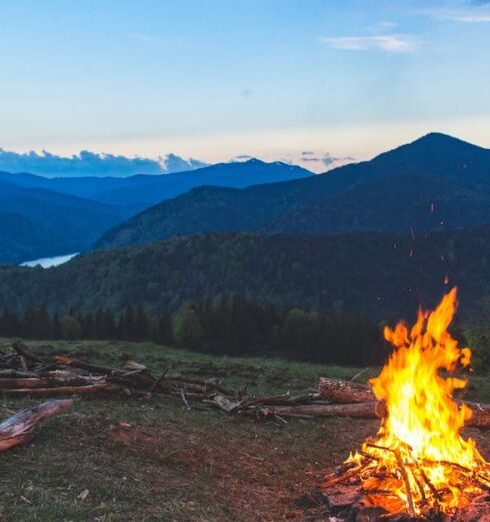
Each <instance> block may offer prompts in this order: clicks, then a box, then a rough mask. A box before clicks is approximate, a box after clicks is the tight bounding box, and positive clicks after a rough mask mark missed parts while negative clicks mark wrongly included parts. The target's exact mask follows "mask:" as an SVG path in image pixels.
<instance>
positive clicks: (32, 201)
mask: <svg viewBox="0 0 490 522" xmlns="http://www.w3.org/2000/svg"><path fill="white" fill-rule="evenodd" d="M0 206H1V209H2V210H1V215H0V240H1V241H0V262H3V263H7V262H9V263H18V262H21V261H26V260H29V259H33V258H34V259H35V258H38V257H43V256H51V255H56V254H67V253H70V252H77V251H80V250H82V249H84V248H86V247H87V246H89V245H90V243H91V242H92V241H94V239H95V238H97V237H98V236H99V235H100V234H102V233H103V232H104V231H106V230H107V229H108V228H110V227H112V226H114V225H115V224H116V223H119V222H121V221H122V220H124V219H125V218H127V217H128V216H130V215H131V214H132V213H133V212H134V211H133V209H131V208H130V207H121V206H116V205H108V204H104V203H98V202H95V201H90V200H87V199H82V198H77V197H74V196H68V195H65V194H59V193H57V192H53V191H50V190H45V189H40V188H27V187H20V186H16V185H13V184H11V183H7V182H5V181H0Z"/></svg>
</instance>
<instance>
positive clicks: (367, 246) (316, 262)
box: [0, 226, 490, 320]
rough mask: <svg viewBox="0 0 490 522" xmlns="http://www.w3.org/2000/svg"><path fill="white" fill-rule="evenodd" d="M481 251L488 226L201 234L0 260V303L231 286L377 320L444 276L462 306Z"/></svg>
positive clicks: (475, 295) (204, 291)
mask: <svg viewBox="0 0 490 522" xmlns="http://www.w3.org/2000/svg"><path fill="white" fill-rule="evenodd" d="M410 253H411V255H410ZM489 259H490V229H489V227H488V226H485V227H481V228H478V229H475V230H473V231H464V232H444V233H437V234H431V235H430V236H429V237H427V238H425V237H417V238H416V239H415V241H412V240H411V239H409V238H407V237H403V238H400V237H397V236H393V235H384V234H358V235H348V236H318V237H315V236H286V235H272V236H264V235H254V234H240V233H226V234H217V233H213V234H201V235H196V236H183V237H178V238H173V239H170V240H167V241H163V242H160V243H155V244H150V245H145V246H141V247H130V248H123V249H116V250H110V251H104V250H101V251H97V252H94V253H90V254H85V255H83V256H79V257H78V258H75V259H74V260H72V261H70V262H69V263H67V264H66V265H62V266H60V267H57V268H53V269H49V270H42V269H29V268H11V267H4V268H3V269H2V270H0V287H1V288H2V292H1V293H0V309H2V308H3V307H6V306H8V307H12V308H14V309H16V310H23V309H25V308H26V307H28V306H35V305H38V304H42V303H44V304H46V305H47V306H48V308H49V309H50V310H58V311H60V312H61V313H63V312H64V311H66V310H68V309H69V308H70V307H73V308H74V309H75V310H79V311H89V310H90V311H93V310H95V309H96V308H97V307H105V308H108V309H111V310H113V311H115V312H120V311H121V310H122V309H123V308H124V307H126V306H127V305H129V304H131V305H133V306H138V305H141V304H144V305H146V306H148V307H149V308H150V309H152V310H162V309H171V310H175V309H176V308H178V307H179V306H180V304H181V303H183V302H184V301H186V300H192V299H196V300H200V301H202V300H204V299H207V298H214V297H216V296H219V295H222V294H237V295H242V296H245V297H249V298H252V299H254V300H258V301H268V302H272V303H275V304H279V305H292V306H301V307H303V308H310V307H311V308H313V309H316V308H320V309H322V310H325V311H327V312H343V313H348V314H360V315H362V316H366V317H369V318H374V319H375V320H382V319H390V318H398V317H400V316H405V317H407V316H411V314H413V312H414V310H416V308H417V307H418V305H419V304H420V303H422V304H426V305H427V306H429V305H432V304H434V302H435V301H436V300H437V299H438V298H439V297H440V295H441V293H442V292H443V290H444V284H443V281H444V277H445V276H446V274H448V276H449V282H450V284H458V285H460V287H461V302H462V303H463V306H462V312H463V314H464V313H468V312H471V311H472V310H474V309H475V308H476V307H478V306H479V301H480V299H481V298H482V297H483V296H484V295H486V292H487V288H485V286H484V285H482V283H481V282H482V281H487V280H489V279H490V264H489V263H488V260H489Z"/></svg>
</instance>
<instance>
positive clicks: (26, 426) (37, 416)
mask: <svg viewBox="0 0 490 522" xmlns="http://www.w3.org/2000/svg"><path fill="white" fill-rule="evenodd" d="M72 404H73V401H71V400H53V401H47V402H44V403H42V404H39V405H38V406H34V408H29V409H26V410H22V411H19V412H18V413H16V414H15V415H13V416H12V417H9V418H8V419H5V420H4V421H3V422H2V423H0V451H5V450H7V449H9V448H11V447H13V446H18V445H19V444H25V443H27V442H30V441H31V440H32V438H33V437H34V434H33V433H32V430H33V429H34V427H35V426H36V425H38V424H39V423H41V422H43V421H44V420H46V419H49V418H50V417H53V416H54V415H58V414H60V413H63V412H64V411H66V410H67V409H68V408H70V407H71V405H72Z"/></svg>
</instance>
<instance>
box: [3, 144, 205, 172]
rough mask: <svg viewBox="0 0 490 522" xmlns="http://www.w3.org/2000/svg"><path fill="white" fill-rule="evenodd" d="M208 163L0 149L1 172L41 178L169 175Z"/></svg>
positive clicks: (173, 158) (174, 158) (173, 157)
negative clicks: (36, 175)
mask: <svg viewBox="0 0 490 522" xmlns="http://www.w3.org/2000/svg"><path fill="white" fill-rule="evenodd" d="M204 166H206V163H203V162H202V161H198V160H195V159H192V158H189V159H183V158H181V157H179V156H177V155H175V154H167V155H166V156H164V157H160V158H158V159H149V158H141V157H138V156H136V157H132V158H128V157H126V156H116V155H113V154H98V153H95V152H90V151H87V150H82V151H81V152H80V153H79V154H74V155H73V156H69V157H66V156H57V155H56V154H51V153H50V152H47V151H42V153H40V154H38V153H37V152H34V151H31V152H27V153H25V154H22V153H18V152H11V151H7V150H3V149H0V170H5V171H9V172H30V173H31V174H38V175H40V176H46V177H55V176H118V177H126V176H132V175H133V174H169V173H170V172H182V171H186V170H194V169H197V168H200V167H204Z"/></svg>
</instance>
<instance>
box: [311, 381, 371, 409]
mask: <svg viewBox="0 0 490 522" xmlns="http://www.w3.org/2000/svg"><path fill="white" fill-rule="evenodd" d="M318 392H319V393H320V395H321V396H322V398H324V399H326V400H327V401H330V402H333V403H335V404H351V403H357V402H373V401H375V400H376V397H375V396H374V393H373V392H372V391H371V388H370V387H369V386H366V385H365V384H359V383H357V382H352V381H343V380H341V379H329V378H327V377H320V382H319V384H318Z"/></svg>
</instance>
